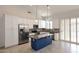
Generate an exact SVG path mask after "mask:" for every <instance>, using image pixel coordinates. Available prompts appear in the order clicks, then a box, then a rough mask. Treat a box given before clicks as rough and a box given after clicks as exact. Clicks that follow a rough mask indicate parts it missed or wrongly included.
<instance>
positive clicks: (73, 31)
mask: <svg viewBox="0 0 79 59" xmlns="http://www.w3.org/2000/svg"><path fill="white" fill-rule="evenodd" d="M71 42H76V18H72V19H71Z"/></svg>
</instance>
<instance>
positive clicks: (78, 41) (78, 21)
mask: <svg viewBox="0 0 79 59" xmlns="http://www.w3.org/2000/svg"><path fill="white" fill-rule="evenodd" d="M77 43H79V18H77Z"/></svg>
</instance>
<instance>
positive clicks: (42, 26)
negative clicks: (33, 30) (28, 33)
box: [39, 20, 46, 28]
mask: <svg viewBox="0 0 79 59" xmlns="http://www.w3.org/2000/svg"><path fill="white" fill-rule="evenodd" d="M45 26H46V24H45V21H44V20H39V28H45Z"/></svg>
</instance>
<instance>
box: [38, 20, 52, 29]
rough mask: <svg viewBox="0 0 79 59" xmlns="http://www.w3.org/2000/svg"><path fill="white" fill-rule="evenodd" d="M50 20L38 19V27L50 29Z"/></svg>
mask: <svg viewBox="0 0 79 59" xmlns="http://www.w3.org/2000/svg"><path fill="white" fill-rule="evenodd" d="M52 24H53V23H52V21H48V20H46V21H45V20H39V28H46V29H52V28H53V26H52Z"/></svg>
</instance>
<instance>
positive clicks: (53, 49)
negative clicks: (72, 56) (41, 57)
mask: <svg viewBox="0 0 79 59" xmlns="http://www.w3.org/2000/svg"><path fill="white" fill-rule="evenodd" d="M32 52H33V53H78V52H79V45H76V44H71V43H68V42H63V41H53V42H52V45H48V46H47V47H45V48H43V49H40V50H38V51H34V50H32V48H31V46H30V44H29V43H27V44H22V45H17V46H14V47H10V48H6V49H0V53H32Z"/></svg>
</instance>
